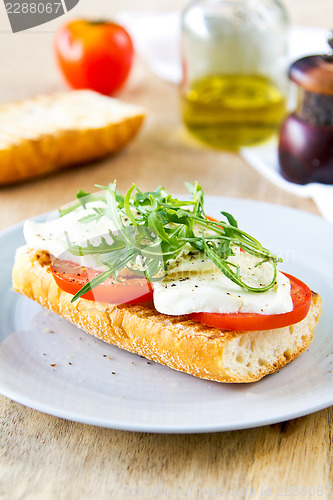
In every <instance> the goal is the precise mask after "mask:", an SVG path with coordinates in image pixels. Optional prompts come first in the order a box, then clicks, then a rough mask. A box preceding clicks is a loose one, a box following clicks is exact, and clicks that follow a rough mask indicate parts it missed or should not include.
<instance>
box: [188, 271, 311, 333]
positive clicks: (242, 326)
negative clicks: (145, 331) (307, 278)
mask: <svg viewBox="0 0 333 500" xmlns="http://www.w3.org/2000/svg"><path fill="white" fill-rule="evenodd" d="M284 274H285V276H287V278H289V280H290V284H291V298H292V301H293V310H292V311H290V312H287V313H283V314H256V313H231V314H220V313H205V312H198V313H192V314H190V318H191V319H194V320H195V321H199V322H200V323H203V324H205V325H207V326H213V327H215V328H220V329H221V330H233V331H243V332H249V331H256V330H271V329H274V328H283V327H284V326H289V325H294V324H295V323H298V322H299V321H302V319H304V318H305V317H306V315H307V314H308V312H309V309H310V304H311V297H312V293H311V290H310V288H309V287H308V286H307V285H306V284H305V283H303V282H302V281H300V280H299V279H297V278H295V277H294V276H291V275H290V274H286V273H284Z"/></svg>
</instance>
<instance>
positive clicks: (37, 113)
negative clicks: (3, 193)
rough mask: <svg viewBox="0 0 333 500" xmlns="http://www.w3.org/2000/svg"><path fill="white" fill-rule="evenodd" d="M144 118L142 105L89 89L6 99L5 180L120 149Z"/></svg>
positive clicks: (0, 119)
mask: <svg viewBox="0 0 333 500" xmlns="http://www.w3.org/2000/svg"><path fill="white" fill-rule="evenodd" d="M143 119H144V111H143V109H142V108H141V107H139V106H135V105H132V104H127V103H123V102H121V101H119V100H117V99H113V98H110V97H105V96H102V95H101V94H98V93H96V92H92V91H89V90H78V91H71V92H63V93H57V94H53V95H45V96H39V97H35V98H32V99H27V100H24V101H19V102H15V103H10V104H4V105H1V106H0V185H5V184H11V183H15V182H18V181H23V180H26V179H31V178H33V177H37V176H40V175H44V174H47V173H49V172H52V171H54V170H57V169H60V168H65V167H69V166H72V165H76V164H80V163H81V164H82V163H86V162H88V161H92V160H96V159H99V158H102V157H104V156H106V155H108V154H110V153H114V152H116V151H119V150H120V149H122V148H123V147H124V146H125V145H126V144H127V143H128V142H129V141H130V140H131V139H132V138H133V137H134V136H135V135H136V133H137V132H138V130H139V128H140V127H141V125H142V122H143Z"/></svg>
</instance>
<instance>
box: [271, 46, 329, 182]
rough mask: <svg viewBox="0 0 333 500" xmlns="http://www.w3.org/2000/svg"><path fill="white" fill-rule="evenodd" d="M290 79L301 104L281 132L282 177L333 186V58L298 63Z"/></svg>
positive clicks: (280, 159)
mask: <svg viewBox="0 0 333 500" xmlns="http://www.w3.org/2000/svg"><path fill="white" fill-rule="evenodd" d="M331 43H332V44H333V40H331V41H330V44H331ZM289 77H290V79H291V80H292V81H293V82H294V83H296V84H297V86H298V104H297V109H296V111H295V112H294V113H292V114H291V115H289V116H288V118H287V119H286V120H285V121H284V123H283V125H282V128H281V131H280V140H279V162H280V170H281V174H282V175H283V177H285V178H286V179H287V180H288V181H291V182H295V183H297V184H307V183H309V182H320V183H324V184H333V55H332V56H320V55H317V56H309V57H304V58H302V59H299V60H298V61H296V62H295V63H293V64H292V66H291V67H290V70H289Z"/></svg>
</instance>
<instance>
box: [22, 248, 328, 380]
mask: <svg viewBox="0 0 333 500" xmlns="http://www.w3.org/2000/svg"><path fill="white" fill-rule="evenodd" d="M13 286H14V289H15V290H16V291H17V292H19V293H21V294H23V295H25V296H27V297H29V298H30V299H33V300H35V301H36V302H38V303H39V304H41V305H42V306H44V307H47V308H48V309H50V310H51V311H54V312H55V313H57V314H58V315H60V316H62V317H63V318H66V319H67V320H69V321H71V322H72V323H73V324H74V325H76V326H78V327H79V328H81V329H82V330H84V331H85V332H87V333H90V334H92V335H94V336H96V337H98V338H100V339H102V340H104V341H105V342H108V343H110V344H115V345H117V346H119V347H121V348H123V349H127V350H128V351H131V352H134V353H137V354H140V355H141V356H144V357H146V358H148V359H151V360H153V361H157V362H159V363H161V364H164V365H167V366H169V367H171V368H174V369H176V370H179V371H182V372H186V373H188V374H191V375H195V376H196V377H200V378H204V379H208V380H215V381H218V382H238V383H239V382H255V381H257V380H259V379H261V378H262V377H263V376H265V375H267V374H269V373H273V372H275V371H277V370H278V369H280V368H281V367H282V366H284V365H285V364H287V363H288V362H290V361H292V360H293V359H295V358H296V357H297V356H298V355H299V354H300V353H301V352H303V351H304V350H305V349H306V348H307V347H308V346H309V345H310V343H311V341H312V338H313V331H314V327H315V325H316V324H317V322H318V320H319V316H320V313H321V298H320V296H319V295H318V294H315V293H313V296H312V303H311V307H310V310H309V313H308V315H307V316H306V318H304V319H303V321H301V322H299V323H297V324H295V325H291V326H288V327H285V328H278V329H274V330H265V331H259V332H230V331H223V330H219V329H217V328H211V327H207V326H205V325H203V324H201V323H198V322H195V321H192V320H189V319H187V317H186V316H167V315H164V314H160V313H159V312H157V311H156V309H155V308H154V307H153V305H151V304H145V305H133V306H130V305H122V306H113V305H111V304H102V303H98V302H92V301H89V300H85V299H82V298H81V299H79V300H78V301H77V302H75V303H74V304H73V303H71V299H72V295H70V294H68V293H66V292H64V291H62V290H61V289H60V288H59V287H58V286H57V285H56V283H55V281H54V279H53V276H52V273H51V271H50V256H49V254H48V253H46V252H41V251H38V252H36V251H34V250H29V249H28V248H27V247H21V248H20V249H18V251H17V255H16V262H15V266H14V269H13Z"/></svg>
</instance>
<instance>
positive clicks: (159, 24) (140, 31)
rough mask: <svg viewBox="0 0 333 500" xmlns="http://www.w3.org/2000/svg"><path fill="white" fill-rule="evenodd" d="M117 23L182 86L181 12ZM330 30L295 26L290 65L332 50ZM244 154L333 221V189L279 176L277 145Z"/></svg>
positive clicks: (123, 15)
mask: <svg viewBox="0 0 333 500" xmlns="http://www.w3.org/2000/svg"><path fill="white" fill-rule="evenodd" d="M117 20H118V22H120V23H121V24H122V25H123V26H125V28H126V29H127V30H128V31H129V33H130V35H131V36H132V38H133V40H134V44H135V47H136V50H137V52H138V53H139V54H140V55H141V56H142V58H143V59H144V60H145V62H146V63H147V65H148V67H149V68H150V70H151V71H152V72H153V73H154V74H156V75H157V76H158V77H160V78H161V79H163V80H167V81H169V82H171V83H174V84H178V83H179V82H180V80H181V54H180V33H181V29H180V13H179V12H177V11H169V12H164V13H153V12H130V11H123V12H120V13H119V14H118V15H117ZM327 39H328V30H325V29H323V28H314V27H304V26H293V27H292V28H291V29H290V34H289V56H290V62H292V61H294V60H295V59H298V58H300V57H303V56H306V55H311V54H320V53H324V52H326V51H327V49H328V45H327ZM240 154H241V155H242V157H243V158H244V159H245V160H246V161H247V162H248V163H249V164H250V165H252V166H253V167H254V168H255V169H256V170H257V171H258V172H260V173H261V174H262V175H263V176H264V177H266V178H267V179H269V180H270V181H271V182H273V183H274V184H276V185H277V186H279V187H280V188H282V189H285V190H287V191H289V192H291V193H294V194H295V195H298V196H301V197H306V198H308V197H310V198H312V199H313V200H314V202H315V203H316V205H317V207H318V209H319V210H320V212H321V214H322V215H323V216H324V217H325V218H326V219H328V220H330V221H331V222H333V186H331V185H324V184H318V183H311V184H307V185H305V186H301V185H298V184H294V183H292V182H288V181H286V180H285V179H283V178H282V177H281V175H280V173H279V168H278V157H277V145H276V142H274V141H272V142H269V143H267V144H265V145H263V146H254V147H251V148H244V149H242V150H241V152H240Z"/></svg>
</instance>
